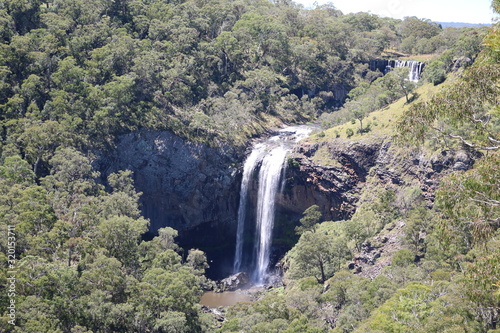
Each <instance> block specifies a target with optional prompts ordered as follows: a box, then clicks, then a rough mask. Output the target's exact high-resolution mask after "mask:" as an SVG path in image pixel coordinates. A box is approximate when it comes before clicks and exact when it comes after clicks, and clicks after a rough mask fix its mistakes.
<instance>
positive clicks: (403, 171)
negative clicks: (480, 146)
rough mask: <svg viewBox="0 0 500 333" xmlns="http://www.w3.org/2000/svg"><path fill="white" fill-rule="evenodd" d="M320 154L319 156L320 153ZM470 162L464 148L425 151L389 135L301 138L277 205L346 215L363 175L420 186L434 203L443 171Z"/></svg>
mask: <svg viewBox="0 0 500 333" xmlns="http://www.w3.org/2000/svg"><path fill="white" fill-rule="evenodd" d="M320 152H321V155H322V157H321V158H318V155H320ZM473 162H474V158H473V156H471V154H470V153H468V152H466V151H462V150H459V151H442V152H440V153H434V154H429V153H425V152H424V151H422V150H419V149H409V150H407V149H404V148H401V147H396V146H395V145H394V144H393V143H392V141H391V139H388V138H379V139H375V140H373V139H370V140H365V141H358V142H351V141H347V140H341V139H339V140H336V141H333V142H324V143H307V142H304V143H302V144H301V145H300V146H299V147H298V148H297V149H296V151H295V153H294V156H293V161H292V162H291V163H289V164H290V166H289V168H288V169H287V174H286V177H287V186H286V187H285V191H284V195H283V196H282V197H281V198H280V200H279V205H280V209H282V210H286V211H289V212H294V213H296V214H297V215H299V214H301V213H302V212H303V211H304V210H305V209H306V208H308V207H310V206H311V205H314V204H315V205H318V206H319V207H320V209H321V210H322V213H323V218H324V219H325V220H341V219H347V218H349V217H350V216H351V215H352V214H353V213H354V211H355V209H356V203H357V200H358V197H359V194H360V193H361V191H362V189H363V187H364V185H365V182H366V181H367V177H371V178H372V180H371V181H372V182H377V183H379V184H381V185H382V186H384V187H385V188H393V189H395V190H396V189H397V188H398V187H403V186H419V187H420V189H421V190H422V193H423V195H424V197H425V198H426V199H427V201H428V202H429V203H430V204H432V202H433V198H434V191H435V189H436V188H437V186H438V184H439V181H440V179H441V177H442V176H443V174H446V173H448V172H449V171H452V170H467V169H469V168H470V167H471V166H472V164H473Z"/></svg>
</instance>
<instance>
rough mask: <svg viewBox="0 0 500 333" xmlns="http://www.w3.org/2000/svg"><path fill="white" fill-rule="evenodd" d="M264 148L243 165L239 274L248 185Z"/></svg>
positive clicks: (236, 269)
mask: <svg viewBox="0 0 500 333" xmlns="http://www.w3.org/2000/svg"><path fill="white" fill-rule="evenodd" d="M263 151H264V146H263V145H262V144H258V145H256V146H255V147H254V148H253V150H252V152H251V153H250V155H249V156H248V157H247V159H246V161H245V164H244V165H243V177H242V179H241V188H240V206H239V208H238V225H237V230H236V252H235V254H234V264H233V273H237V272H239V271H240V269H241V262H242V258H243V234H244V231H245V218H246V210H247V200H248V184H249V182H250V177H251V176H252V174H253V172H254V170H255V167H256V166H257V164H258V162H259V161H260V158H261V156H262V152H263Z"/></svg>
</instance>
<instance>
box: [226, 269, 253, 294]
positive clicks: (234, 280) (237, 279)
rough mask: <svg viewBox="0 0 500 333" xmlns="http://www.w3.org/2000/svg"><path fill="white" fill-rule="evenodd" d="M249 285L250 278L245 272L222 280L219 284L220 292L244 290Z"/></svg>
mask: <svg viewBox="0 0 500 333" xmlns="http://www.w3.org/2000/svg"><path fill="white" fill-rule="evenodd" d="M249 283H250V278H249V277H248V274H247V273H245V272H239V273H236V274H233V275H231V276H228V277H227V278H225V279H222V280H221V281H220V282H219V290H220V291H235V290H238V289H241V288H245V287H246V286H248V284H249Z"/></svg>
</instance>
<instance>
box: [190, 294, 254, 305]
mask: <svg viewBox="0 0 500 333" xmlns="http://www.w3.org/2000/svg"><path fill="white" fill-rule="evenodd" d="M251 300H252V297H251V296H250V295H248V294H245V293H240V292H235V291H225V292H222V293H215V292H213V291H207V292H206V293H204V294H203V296H201V300H200V304H201V305H204V306H208V307H209V308H217V307H219V306H231V305H235V304H236V303H238V302H245V301H246V302H249V301H251Z"/></svg>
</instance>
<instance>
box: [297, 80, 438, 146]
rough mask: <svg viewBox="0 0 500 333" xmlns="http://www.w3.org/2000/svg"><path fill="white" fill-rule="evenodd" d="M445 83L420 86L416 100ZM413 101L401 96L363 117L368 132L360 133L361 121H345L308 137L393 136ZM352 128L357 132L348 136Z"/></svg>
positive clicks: (360, 138) (323, 139) (317, 139)
mask: <svg viewBox="0 0 500 333" xmlns="http://www.w3.org/2000/svg"><path fill="white" fill-rule="evenodd" d="M442 86H443V85H439V86H433V85H432V84H430V83H427V84H424V85H422V86H420V87H418V88H417V89H416V91H415V93H416V94H417V97H416V98H415V100H414V101H421V100H426V99H428V98H429V97H430V96H432V95H433V94H435V93H436V92H437V91H438V90H439V89H441V87H442ZM411 104H412V103H409V104H407V103H406V99H405V97H402V98H400V99H399V100H397V101H396V102H394V103H392V104H390V105H388V106H386V107H384V108H383V109H380V110H377V111H374V112H372V113H370V114H368V115H367V116H366V117H365V118H364V119H363V128H366V127H367V126H370V131H369V132H367V133H359V121H358V120H356V122H355V123H354V124H353V123H352V122H349V123H345V124H342V125H338V126H335V127H332V128H330V129H328V130H325V131H323V132H322V133H324V136H323V135H322V134H321V133H317V134H314V135H312V136H310V137H309V138H307V139H306V140H307V141H308V142H331V141H334V140H336V139H348V140H350V141H364V140H366V139H369V140H370V139H371V140H373V139H377V138H384V137H388V136H392V135H394V133H395V125H396V123H397V121H398V119H399V117H401V115H402V114H403V113H404V112H405V110H407V109H408V108H409V107H410V106H411ZM348 129H351V130H352V131H353V132H354V133H355V134H354V135H353V136H351V137H350V138H348V136H347V132H348Z"/></svg>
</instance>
